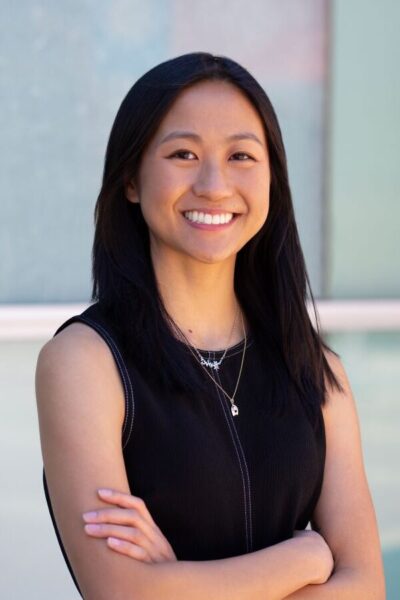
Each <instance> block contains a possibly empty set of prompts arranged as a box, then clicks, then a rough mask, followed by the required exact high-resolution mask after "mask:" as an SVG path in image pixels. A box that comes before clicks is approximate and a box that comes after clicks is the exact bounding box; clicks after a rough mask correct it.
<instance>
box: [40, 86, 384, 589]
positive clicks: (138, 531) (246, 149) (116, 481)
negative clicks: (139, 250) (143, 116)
mask: <svg viewBox="0 0 400 600" xmlns="http://www.w3.org/2000/svg"><path fill="white" fill-rule="evenodd" d="M178 129H179V130H186V131H192V132H195V133H197V134H198V135H199V136H200V140H193V139H179V140H177V139H175V140H171V141H170V142H168V144H160V142H161V140H162V139H163V138H164V137H165V136H166V135H168V134H169V133H171V132H172V131H176V130H178ZM243 131H247V132H251V133H253V134H254V135H256V136H257V137H258V138H259V139H260V141H261V144H258V143H257V142H255V141H253V140H236V141H230V142H228V141H227V140H226V138H227V137H228V136H230V135H232V134H236V133H239V132H243ZM178 150H187V151H188V154H184V155H179V156H180V158H179V157H178V156H176V155H174V154H175V153H176V152H177V151H178ZM239 152H240V153H246V156H247V157H251V158H246V159H245V158H244V156H243V155H242V154H240V155H237V154H236V153H239ZM269 185H270V170H269V163H268V150H267V141H266V139H265V137H264V131H263V126H262V122H261V120H260V118H259V116H258V114H257V112H256V111H255V109H254V108H253V106H252V105H251V103H249V101H248V100H247V99H246V98H245V97H244V96H243V95H242V94H241V92H240V91H239V90H237V89H236V88H234V87H233V86H231V85H230V84H226V83H225V82H223V83H221V82H202V83H201V84H196V86H193V87H192V88H191V89H188V90H185V91H184V92H183V93H182V94H181V95H180V96H179V97H178V99H177V101H176V102H175V104H174V105H173V106H172V108H171V110H170V111H169V113H168V114H167V116H166V117H165V119H164V121H163V123H162V124H161V126H160V128H159V131H158V132H157V133H156V135H155V137H154V138H153V140H151V143H150V144H149V146H148V148H147V149H146V152H145V154H144V156H143V160H142V163H141V168H140V171H139V174H138V178H137V181H132V182H127V185H126V195H127V198H128V199H129V200H130V201H131V202H140V203H141V208H142V212H143V216H144V218H145V220H146V222H147V224H148V226H149V231H150V240H151V256H152V260H153V264H154V267H155V272H156V277H157V281H158V283H159V286H160V291H161V294H162V297H163V300H164V303H165V305H166V308H167V310H168V312H169V313H170V315H171V316H172V318H173V319H174V321H175V322H176V323H177V324H178V325H179V327H180V328H181V329H182V330H183V331H184V333H185V335H186V336H187V337H188V339H189V341H190V342H191V343H192V344H194V345H196V346H197V347H199V348H209V349H221V348H225V346H226V340H227V339H228V337H229V332H230V330H231V327H232V323H233V320H234V317H235V312H236V308H237V299H236V298H235V294H234V288H233V275H234V266H235V260H236V254H237V252H238V251H239V250H240V248H242V247H243V246H244V245H245V244H246V243H247V241H248V240H249V239H251V237H253V236H254V235H255V234H256V233H257V231H259V229H260V228H261V227H262V225H263V223H264V222H265V219H266V218H267V216H268V208H269ZM194 208H203V209H210V208H212V209H218V210H220V209H222V210H223V212H225V211H228V212H230V211H234V212H238V213H240V217H239V219H238V220H237V221H236V222H234V223H233V224H232V225H231V226H230V227H227V228H225V229H221V230H216V231H206V230H201V229H194V228H193V227H191V226H190V225H189V224H188V223H187V222H186V221H185V220H184V217H183V216H182V214H181V213H182V211H184V210H189V209H194ZM242 337H243V331H242V330H241V329H240V328H239V327H237V328H236V330H235V331H234V334H233V337H232V338H231V342H230V343H231V344H234V343H236V342H237V341H239V340H240V339H242ZM327 359H328V360H329V362H330V364H331V367H332V369H333V370H334V372H335V373H336V375H337V376H338V378H339V380H340V381H341V382H342V383H343V385H344V387H345V393H344V394H340V393H338V392H337V391H335V390H332V389H331V388H330V387H329V385H328V392H327V404H326V406H325V407H324V409H323V416H324V422H325V430H326V438H327V455H326V463H325V471H324V481H323V486H322V491H321V495H320V498H319V500H318V503H317V507H316V510H315V512H314V515H313V521H312V525H313V528H314V529H317V530H318V532H319V533H317V531H302V532H294V537H299V538H305V540H304V541H305V542H307V543H306V545H303V544H302V543H300V545H299V544H297V541H299V542H301V540H289V541H286V542H285V544H286V546H285V548H287V549H288V550H289V548H290V549H291V548H293V549H294V548H295V547H296V548H297V547H298V548H301V551H300V552H299V554H298V558H296V561H300V560H303V559H304V556H305V552H304V550H305V548H306V547H307V548H309V549H312V552H311V554H312V557H313V561H312V562H313V564H314V565H315V571H313V576H312V578H311V577H309V576H308V575H307V574H305V575H304V581H305V583H304V584H303V585H304V587H302V588H301V589H300V590H298V591H296V592H294V594H291V596H290V598H293V599H294V598H296V599H297V600H301V599H304V600H306V599H308V598H311V599H312V598H315V599H317V598H318V600H323V599H324V598H339V597H340V598H341V600H346V598H349V599H350V598H351V600H356V599H357V598H359V599H361V598H362V599H363V600H367V599H368V598H371V600H372V599H373V600H380V599H383V598H384V597H385V596H384V578H383V566H382V559H381V554H380V545H379V535H378V529H377V523H376V517H375V513H374V508H373V505H372V500H371V495H370V492H369V489H368V484H367V480H366V475H365V469H364V465H363V458H362V449H361V438H360V428H359V421H358V416H357V410H356V405H355V401H354V398H353V395H352V392H351V389H350V385H349V382H348V379H347V376H346V373H345V370H344V367H343V365H342V363H341V361H340V360H339V359H338V358H337V357H335V356H334V355H332V354H331V353H327ZM60 365H62V369H60ZM89 374H90V376H89ZM36 381H37V402H38V414H39V422H40V428H41V441H42V452H43V456H44V460H45V466H46V473H48V475H49V478H48V481H49V485H50V493H51V495H52V498H53V500H54V508H55V512H56V517H57V520H58V522H59V523H60V525H61V530H62V532H64V537H65V539H64V541H65V544H66V547H67V551H68V553H69V555H70V556H71V558H72V562H73V565H74V567H75V569H76V571H77V573H78V576H80V577H81V579H82V581H83V582H86V583H87V582H89V580H92V581H94V580H95V579H96V578H97V579H98V580H99V581H100V580H101V581H105V579H104V578H105V577H106V576H107V585H111V584H112V582H113V581H114V580H115V581H116V582H118V584H117V583H116V585H118V586H120V582H121V581H125V580H126V582H127V585H128V584H130V582H131V579H132V585H133V584H134V582H136V581H139V574H140V581H142V579H143V581H144V580H145V579H144V577H146V582H147V577H148V575H147V569H144V570H143V571H142V570H139V569H137V570H135V572H134V573H133V572H132V571H133V564H132V558H133V559H135V563H136V561H138V562H137V564H139V563H143V562H146V563H156V562H158V563H162V562H168V561H169V562H176V556H175V554H174V552H173V549H172V548H171V546H170V544H169V542H168V540H167V539H166V538H165V536H164V535H163V532H162V531H161V530H160V529H159V527H158V526H157V524H156V523H155V522H154V520H153V518H152V516H151V515H150V513H149V511H148V509H147V507H146V505H145V502H144V501H143V499H141V498H138V497H136V496H134V495H132V494H131V493H130V491H131V490H129V485H128V481H127V477H126V471H125V466H124V462H123V457H122V452H121V447H120V432H121V427H122V423H123V417H124V391H123V388H122V385H121V381H120V378H119V374H118V372H117V370H116V366H115V364H114V361H113V358H112V356H111V354H110V352H109V349H108V347H107V346H106V344H105V342H104V341H103V340H102V339H101V338H100V336H98V334H97V333H96V332H95V331H93V330H92V329H91V328H89V327H87V326H86V325H84V324H82V323H73V324H71V325H70V326H69V327H68V328H66V329H65V330H63V331H62V332H60V334H59V335H57V336H56V337H54V338H53V339H51V340H50V341H49V342H47V344H46V345H45V346H44V347H43V348H42V350H41V353H40V355H39V359H38V366H37V373H36ZM77 415H79V418H77ZM98 439H101V440H104V441H105V442H106V444H105V443H103V442H102V444H100V445H99V443H98ZM65 464H67V471H68V468H70V471H68V478H66V477H65V476H64V475H63V473H64V471H65ZM76 465H79V469H78V468H77V467H76ZM66 480H67V481H66ZM101 485H107V486H108V487H109V488H110V490H111V492H112V493H111V495H105V494H104V493H101V492H98V491H96V488H97V487H99V488H100V486H101ZM132 491H133V492H134V490H132ZM92 507H95V508H94V510H93V508H92ZM82 508H84V510H85V513H84V514H82V512H81V509H82ZM88 509H89V510H88ZM78 510H79V514H81V515H82V519H81V522H80V523H77V521H76V514H77V512H78ZM88 512H89V513H93V512H94V513H95V514H89V515H88V514H86V513H88ZM88 524H92V525H99V526H100V527H99V528H98V529H97V530H96V531H93V530H92V531H89V530H88V527H87V525H88ZM88 538H100V540H97V543H96V544H94V545H93V544H90V543H89V542H87V539H88ZM111 538H115V539H116V540H117V541H119V544H115V543H113V542H112V541H110V540H111ZM89 541H90V542H94V540H93V539H91V540H89ZM99 541H103V542H104V545H103V544H99V543H98V542H99ZM292 542H296V543H294V544H292ZM278 546H279V545H278ZM110 550H111V552H109V551H110ZM266 550H267V551H269V550H271V557H272V551H273V550H274V548H271V549H266ZM285 552H286V550H285ZM260 553H261V554H263V551H260ZM106 554H107V556H106ZM118 555H119V556H118ZM121 555H124V556H121ZM285 557H286V555H285ZM245 558H246V557H245ZM248 558H249V560H251V561H253V560H254V558H255V557H251V556H249V557H248ZM232 560H233V559H228V560H227V561H226V563H227V565H228V563H229V564H230V563H231V561H232ZM126 561H128V563H129V564H127V562H126ZM240 561H243V557H240ZM223 562H224V561H223ZM284 563H285V565H286V560H285V561H284ZM97 564H100V565H107V569H106V570H107V575H105V574H104V573H103V570H100V572H99V570H98V569H97V568H96V565H97ZM224 564H225V562H224ZM240 564H242V562H241V563H240ZM246 564H247V562H246ZM248 564H250V562H249V563H248ZM252 564H253V563H252ZM333 565H334V570H333V573H332V568H333ZM162 566H163V565H159V567H157V568H162ZM172 566H173V565H170V568H172ZM176 566H178V565H176ZM197 566H198V567H199V568H201V566H202V565H201V564H199V565H196V567H197ZM206 566H207V568H208V565H206ZM144 567H147V565H143V568H144ZM148 568H150V567H148ZM191 568H192V566H191ZM204 572H205V571H204ZM207 572H208V571H207ZM209 572H210V573H211V571H209ZM331 573H332V575H331ZM149 577H153V576H152V574H151V575H149ZM102 578H103V579H102ZM230 580H231V575H230V574H229V577H228V578H227V581H230ZM163 581H164V579H163ZM202 581H203V584H204V585H206V583H205V582H206V579H204V580H202ZM110 582H111V584H110ZM306 582H307V583H308V584H309V585H306ZM325 582H326V583H325ZM315 583H319V584H323V585H310V584H315ZM87 585H89V584H88V583H87ZM138 585H139V583H138ZM99 586H101V583H99ZM147 586H148V583H146V585H145V586H144V587H143V589H148V587H147ZM96 589H100V588H96ZM246 589H247V588H246ZM200 593H202V592H201V590H200ZM146 597H147V596H146ZM196 597H197V596H196ZM199 597H200V596H199ZM272 597H274V598H277V597H278V596H272V595H271V598H272ZM280 597H282V595H281V596H280ZM288 597H289V596H288Z"/></svg>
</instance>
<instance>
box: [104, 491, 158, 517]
mask: <svg viewBox="0 0 400 600" xmlns="http://www.w3.org/2000/svg"><path fill="white" fill-rule="evenodd" d="M97 492H98V494H99V496H100V498H101V499H102V500H104V502H109V503H110V504H117V505H118V506H121V507H122V508H135V509H136V510H138V511H139V512H140V513H141V515H142V516H143V517H144V518H145V519H147V520H148V521H149V522H150V523H154V519H153V517H152V516H151V514H150V512H149V510H148V508H147V506H146V503H145V502H144V500H143V498H139V496H132V495H131V494H125V493H123V492H118V491H116V490H111V489H103V488H102V489H99V490H97Z"/></svg>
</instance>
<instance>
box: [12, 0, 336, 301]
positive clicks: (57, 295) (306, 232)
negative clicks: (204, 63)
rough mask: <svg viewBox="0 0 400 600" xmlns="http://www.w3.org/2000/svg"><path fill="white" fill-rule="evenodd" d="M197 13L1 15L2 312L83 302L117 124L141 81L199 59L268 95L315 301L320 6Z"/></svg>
mask: <svg viewBox="0 0 400 600" xmlns="http://www.w3.org/2000/svg"><path fill="white" fill-rule="evenodd" d="M206 6H207V2H205V3H204V2H187V1H183V0H148V1H147V2H142V1H139V0H132V1H127V0H112V1H110V0H86V1H85V2H81V1H79V0H71V1H69V2H53V1H52V0H37V1H35V2H31V1H30V0H21V1H19V2H16V3H15V2H14V3H13V2H11V0H6V1H3V2H1V3H0V69H1V81H2V83H3V87H2V92H1V93H2V110H1V111H0V130H1V136H0V156H1V168H0V185H1V190H2V197H1V203H0V256H1V261H0V303H42V302H87V301H88V300H89V295H90V287H91V274H90V252H91V244H92V239H93V210H94V205H95V201H96V198H97V195H98V192H99V188H100V183H101V175H102V168H103V157H104V153H105V148H106V143H107V139H108V135H109V132H110V129H111V125H112V122H113V120H114V117H115V114H116V112H117V110H118V108H119V105H120V103H121V101H122V99H123V98H124V96H125V94H126V93H127V91H128V90H129V88H130V87H131V86H132V85H133V83H134V82H135V81H136V80H137V79H138V78H139V77H140V76H141V75H142V74H143V73H144V72H145V71H147V70H149V69H150V68H151V67H153V66H154V65H156V64H158V63H159V62H162V61H164V60H167V59H168V58H172V57H173V56H177V55H179V54H183V53H186V52H192V51H197V50H207V51H210V52H214V53H217V54H225V55H227V56H229V57H232V58H233V59H235V60H237V61H239V62H240V63H242V64H243V65H244V66H245V67H247V68H248V69H249V70H250V71H251V72H252V73H253V74H254V75H255V77H256V78H257V79H258V80H259V81H260V83H261V85H263V86H264V87H265V89H266V91H267V93H268V94H269V95H270V97H271V100H272V102H273V103H274V106H275V108H276V111H277V113H278V117H279V119H280V122H281V126H282V130H283V135H284V139H285V143H286V148H287V154H288V161H289V173H290V180H291V184H292V190H293V199H294V204H295V209H296V214H297V217H298V222H299V228H300V233H301V238H302V242H303V245H304V250H305V254H306V258H307V262H308V266H309V270H310V275H311V279H312V282H313V285H314V288H315V290H316V292H319V291H320V289H321V273H322V271H323V265H322V258H321V257H322V253H321V247H322V229H321V223H322V217H323V215H322V213H323V202H322V186H323V163H324V136H323V133H324V118H325V115H324V106H325V104H324V94H325V81H326V74H327V71H326V69H327V60H326V53H325V51H324V49H325V44H326V16H327V14H326V6H327V2H326V1H325V0H322V1H321V0H298V1H296V3H295V4H293V3H291V2H281V1H280V0H253V2H251V3H250V4H248V5H246V6H245V7H244V5H243V3H242V2H238V1H234V2H231V3H230V4H229V10H227V6H226V2H225V0H213V1H212V2H211V1H210V2H209V8H208V10H207V9H206ZM222 26H223V27H222Z"/></svg>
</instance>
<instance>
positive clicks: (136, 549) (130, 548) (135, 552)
mask: <svg viewBox="0 0 400 600" xmlns="http://www.w3.org/2000/svg"><path fill="white" fill-rule="evenodd" d="M107 545H108V547H109V548H111V550H115V551H116V552H120V553H121V554H125V555H126V556H130V557H131V558H135V559H136V560H140V561H142V562H147V563H151V562H153V561H152V559H151V557H150V556H149V554H148V552H147V551H146V550H145V549H144V548H142V547H141V546H138V545H136V544H132V543H131V542H126V541H123V540H119V539H117V538H113V537H109V538H107Z"/></svg>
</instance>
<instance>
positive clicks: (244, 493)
mask: <svg viewBox="0 0 400 600" xmlns="http://www.w3.org/2000/svg"><path fill="white" fill-rule="evenodd" d="M216 375H217V377H218V379H219V384H220V385H221V380H220V378H219V375H218V372H217V373H216ZM214 385H215V383H214ZM215 389H216V391H217V395H218V399H219V401H220V404H221V406H222V412H223V413H224V417H225V420H226V422H227V424H228V429H229V433H230V434H231V438H232V442H233V445H234V447H235V451H236V455H237V458H238V461H239V466H240V471H241V473H242V484H243V495H244V520H245V529H246V548H247V551H248V552H250V547H249V535H248V526H247V494H246V488H245V485H244V473H243V469H242V461H241V460H240V456H239V451H238V449H237V446H236V444H235V440H234V438H233V434H232V425H233V423H231V422H230V421H229V419H228V417H227V416H226V410H225V408H224V400H223V398H222V397H221V392H220V390H219V388H218V386H217V385H215Z"/></svg>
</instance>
